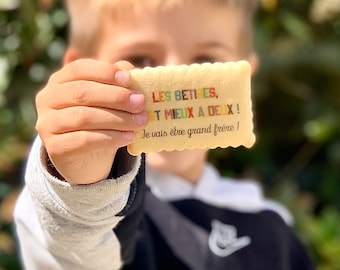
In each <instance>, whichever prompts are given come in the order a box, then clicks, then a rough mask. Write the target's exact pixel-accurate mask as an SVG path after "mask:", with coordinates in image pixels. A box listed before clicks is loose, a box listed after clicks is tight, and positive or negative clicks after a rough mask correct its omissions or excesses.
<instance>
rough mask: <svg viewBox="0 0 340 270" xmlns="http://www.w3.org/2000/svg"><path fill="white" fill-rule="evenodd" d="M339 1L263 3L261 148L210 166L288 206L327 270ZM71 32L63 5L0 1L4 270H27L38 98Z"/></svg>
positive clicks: (219, 154)
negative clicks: (21, 258) (27, 192)
mask: <svg viewBox="0 0 340 270" xmlns="http://www.w3.org/2000/svg"><path fill="white" fill-rule="evenodd" d="M339 1H340V0H315V1H310V0H300V1H294V0H261V1H260V2H261V8H260V11H259V13H258V16H257V18H256V26H255V42H256V49H257V51H258V53H259V58H260V70H259V72H258V74H257V75H256V77H255V78H254V80H253V100H254V113H255V126H256V134H257V142H256V145H255V146H254V147H253V148H252V149H244V148H237V149H228V150H227V151H225V150H222V149H218V150H216V151H213V152H211V154H210V157H209V158H210V160H211V162H213V163H214V164H215V165H216V166H217V167H218V168H219V169H220V170H221V172H222V173H223V174H225V175H229V176H233V177H241V176H242V177H253V178H255V179H258V180H259V181H261V182H262V184H263V186H264V187H265V190H266V193H267V194H268V196H270V197H273V198H275V199H277V200H279V201H281V202H282V203H284V204H285V205H287V207H288V208H289V209H290V210H291V211H292V213H293V215H294V216H295V218H296V229H297V231H298V233H299V234H300V235H301V237H302V238H303V240H304V241H305V243H306V245H307V246H308V248H309V250H310V251H311V253H312V255H313V258H314V259H315V261H316V262H317V264H318V269H321V270H337V269H340V266H339V265H340V264H339V263H338V261H339V254H340V232H339V230H340V196H339V191H340V113H339V112H340V91H339V90H340V43H339V40H340V10H339V9H340V3H339ZM19 3H20V5H19ZM66 23H67V15H66V13H65V11H64V10H63V9H62V8H61V4H60V1H54V0H40V1H33V0H22V1H9V0H0V269H6V270H7V269H11V270H12V269H20V268H19V264H18V256H17V245H16V242H15V240H14V238H13V231H12V224H11V221H12V218H11V216H12V211H13V206H14V204H15V200H16V197H17V195H18V189H19V188H20V187H21V185H22V183H21V181H22V168H23V163H24V162H25V158H26V156H27V152H28V149H29V145H30V142H31V140H32V138H33V137H34V134H35V131H34V124H35V109H34V96H35V94H36V92H37V91H38V90H39V89H40V88H41V87H42V86H43V84H44V83H45V81H46V79H47V78H48V76H49V74H50V73H51V72H52V71H53V70H54V69H56V68H57V67H58V66H59V65H60V59H61V57H62V54H63V52H64V49H65V40H66V39H65V36H66V32H67V30H66V27H65V26H66Z"/></svg>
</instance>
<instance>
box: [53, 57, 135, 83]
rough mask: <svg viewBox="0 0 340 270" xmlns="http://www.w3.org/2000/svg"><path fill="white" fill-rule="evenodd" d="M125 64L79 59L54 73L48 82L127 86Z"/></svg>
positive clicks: (127, 77) (128, 78) (127, 73)
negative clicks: (88, 82)
mask: <svg viewBox="0 0 340 270" xmlns="http://www.w3.org/2000/svg"><path fill="white" fill-rule="evenodd" d="M126 66H127V63H125V62H124V64H123V63H121V64H110V63H106V62H101V61H96V60H92V59H80V60H76V61H73V62H71V63H69V64H67V65H65V66H64V67H63V68H62V69H61V70H59V71H57V72H56V73H54V74H53V75H52V76H51V78H50V81H51V82H55V83H65V82H69V81H79V80H86V81H94V82H100V83H104V84H111V85H120V86H124V87H128V86H129V82H130V73H129V72H128V71H127V68H126Z"/></svg>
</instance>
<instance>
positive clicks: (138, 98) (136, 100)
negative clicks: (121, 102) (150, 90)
mask: <svg viewBox="0 0 340 270" xmlns="http://www.w3.org/2000/svg"><path fill="white" fill-rule="evenodd" d="M130 105H131V107H132V108H134V109H135V110H136V111H138V110H139V109H141V108H142V107H143V105H144V95H143V94H131V95H130Z"/></svg>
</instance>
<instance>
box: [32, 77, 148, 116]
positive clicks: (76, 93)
mask: <svg viewBox="0 0 340 270" xmlns="http://www.w3.org/2000/svg"><path fill="white" fill-rule="evenodd" d="M37 99H39V100H38V101H37V104H42V105H44V106H46V107H49V108H53V109H63V108H66V107H71V106H91V107H101V108H109V109H116V110H122V111H127V112H131V113H138V112H141V111H142V110H143V109H144V103H145V100H144V96H143V95H142V94H140V93H137V92H134V91H131V90H129V89H126V88H124V87H120V86H113V85H108V84H101V83H97V82H92V81H83V80H82V81H74V82H67V83H63V84H62V85H60V84H56V85H53V86H50V87H49V88H46V89H45V91H41V92H40V93H39V94H38V95H37Z"/></svg>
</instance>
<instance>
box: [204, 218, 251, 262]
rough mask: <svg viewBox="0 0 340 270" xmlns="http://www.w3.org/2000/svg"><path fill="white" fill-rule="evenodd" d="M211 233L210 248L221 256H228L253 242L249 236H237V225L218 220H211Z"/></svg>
mask: <svg viewBox="0 0 340 270" xmlns="http://www.w3.org/2000/svg"><path fill="white" fill-rule="evenodd" d="M211 227H212V229H211V233H210V235H209V248H210V250H211V251H212V252H213V253H214V254H215V255H217V256H219V257H227V256H229V255H230V254H232V253H234V252H236V251H238V250H240V249H242V248H244V247H246V246H248V245H249V244H250V242H251V239H250V237H249V236H242V237H239V238H238V237H237V230H236V227H235V226H232V225H227V224H223V223H222V222H220V221H218V220H213V221H212V222H211Z"/></svg>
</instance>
